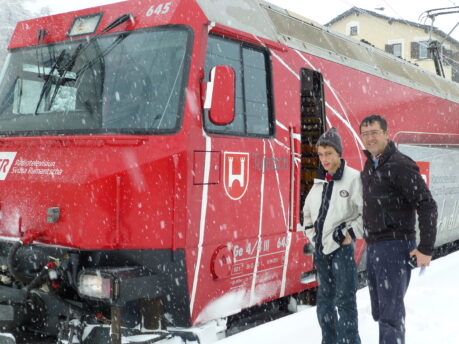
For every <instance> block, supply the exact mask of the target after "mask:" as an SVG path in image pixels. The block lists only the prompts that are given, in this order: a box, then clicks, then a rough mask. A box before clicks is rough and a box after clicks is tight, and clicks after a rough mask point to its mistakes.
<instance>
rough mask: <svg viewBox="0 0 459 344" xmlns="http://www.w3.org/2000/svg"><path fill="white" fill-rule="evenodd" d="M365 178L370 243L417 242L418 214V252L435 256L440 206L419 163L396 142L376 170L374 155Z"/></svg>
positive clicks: (365, 219)
mask: <svg viewBox="0 0 459 344" xmlns="http://www.w3.org/2000/svg"><path fill="white" fill-rule="evenodd" d="M365 154H366V155H367V157H368V160H367V161H366V163H365V166H364V168H363V171H362V173H361V177H362V187H363V227H364V237H365V239H366V241H367V242H376V241H381V240H410V239H416V232H415V226H416V212H417V214H418V216H419V219H418V220H419V231H420V243H419V245H418V250H419V251H420V252H422V253H423V254H426V255H429V256H430V255H432V252H433V248H434V244H435V238H436V234H437V204H436V203H435V201H434V199H433V198H432V195H431V193H430V191H429V189H428V187H427V185H426V183H425V182H424V179H423V178H422V176H421V174H420V173H419V168H418V166H417V165H416V163H415V162H414V161H413V160H412V159H410V158H409V157H408V156H406V155H404V154H402V153H400V152H399V151H398V149H397V148H396V147H395V144H394V143H393V142H392V141H389V144H388V145H387V147H386V149H385V150H384V152H383V154H382V155H381V157H380V158H379V163H378V167H377V168H375V167H374V163H373V160H372V158H371V154H370V152H368V151H365Z"/></svg>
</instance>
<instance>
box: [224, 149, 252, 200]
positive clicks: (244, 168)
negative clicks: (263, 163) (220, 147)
mask: <svg viewBox="0 0 459 344" xmlns="http://www.w3.org/2000/svg"><path fill="white" fill-rule="evenodd" d="M223 159H224V176H223V184H224V186H225V192H226V194H227V195H228V196H229V198H231V199H233V200H238V199H240V198H242V196H244V194H245V192H246V191H247V186H248V184H249V153H233V152H224V154H223Z"/></svg>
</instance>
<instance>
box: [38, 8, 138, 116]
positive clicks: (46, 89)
mask: <svg viewBox="0 0 459 344" xmlns="http://www.w3.org/2000/svg"><path fill="white" fill-rule="evenodd" d="M133 18H134V17H133V16H132V14H123V15H122V16H120V17H119V18H117V19H115V20H114V21H113V22H112V23H111V24H109V25H107V26H106V27H105V28H104V29H103V30H102V31H101V32H100V33H99V34H97V35H95V36H92V37H91V38H90V39H89V40H88V41H87V42H86V44H84V45H83V44H82V43H81V44H80V45H79V46H78V47H77V49H76V50H75V53H74V54H73V55H72V57H71V58H70V59H69V61H68V62H67V63H66V64H65V66H62V68H59V67H60V66H61V63H62V61H63V59H64V57H65V53H66V49H64V50H62V52H61V53H60V55H59V57H58V58H57V60H56V61H55V62H54V64H53V66H52V67H51V71H50V73H49V77H48V78H47V79H46V82H45V84H44V85H43V88H42V89H41V92H40V98H39V99H38V104H37V107H36V109H35V115H36V114H37V113H38V108H39V107H40V104H41V102H42V100H43V98H44V96H45V94H46V95H47V94H49V91H50V89H51V81H50V80H52V79H53V74H54V71H55V70H56V68H57V69H58V73H59V77H58V79H57V80H56V87H55V88H54V92H53V95H52V97H51V100H50V101H49V103H48V104H47V105H46V107H45V111H49V110H50V109H51V107H52V105H53V103H54V99H55V98H56V95H57V93H58V92H59V88H60V87H61V85H62V84H64V81H65V74H66V73H67V72H68V71H70V70H72V68H73V66H74V65H75V62H76V60H77V58H78V56H80V54H81V53H82V52H83V51H84V50H86V49H87V48H88V47H89V46H90V45H91V44H92V43H93V42H94V41H96V40H97V38H98V37H99V36H100V35H101V34H104V33H107V32H108V31H110V30H112V29H114V28H115V27H117V26H119V25H121V24H122V23H124V22H126V21H128V20H133ZM126 36H127V35H124V37H126ZM124 37H123V39H124ZM101 56H103V55H101ZM98 58H99V57H98Z"/></svg>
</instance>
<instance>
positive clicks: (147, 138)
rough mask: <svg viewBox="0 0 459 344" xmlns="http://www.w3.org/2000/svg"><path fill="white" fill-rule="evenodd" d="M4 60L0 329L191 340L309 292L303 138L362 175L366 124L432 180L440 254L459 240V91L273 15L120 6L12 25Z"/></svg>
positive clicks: (232, 8) (107, 338) (240, 4)
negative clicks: (373, 123)
mask: <svg viewBox="0 0 459 344" xmlns="http://www.w3.org/2000/svg"><path fill="white" fill-rule="evenodd" d="M9 50H10V54H9V56H8V58H7V61H6V63H5V66H4V68H3V71H2V72H1V74H0V135H1V137H0V186H1V187H0V263H1V264H0V265H1V271H0V314H1V315H2V316H1V319H0V328H1V331H3V332H9V331H12V332H14V331H18V329H19V330H20V331H19V332H24V331H25V332H28V333H33V334H35V335H44V336H50V338H51V339H50V342H52V341H54V342H55V341H58V342H59V343H64V342H77V341H78V342H81V343H85V344H90V343H121V342H122V341H123V338H130V337H132V336H137V335H140V334H143V335H144V336H145V337H143V338H147V339H145V340H144V342H145V343H147V342H151V340H153V339H152V338H156V339H158V338H163V337H167V336H168V335H169V334H170V333H176V334H180V335H181V336H182V337H184V338H187V336H188V338H192V337H193V336H198V337H200V340H201V343H203V342H204V339H203V338H204V337H206V336H205V335H204V334H205V332H206V331H207V330H208V329H212V330H215V331H214V332H217V331H223V330H224V329H225V319H226V318H227V317H228V316H230V315H233V314H236V313H238V312H240V311H241V310H242V309H245V308H249V307H251V306H254V305H259V304H261V303H265V302H269V301H272V300H277V299H282V298H285V297H287V296H297V295H298V294H300V293H301V292H302V291H304V290H307V289H310V288H313V287H314V286H315V284H316V281H315V277H314V270H313V263H312V256H311V254H310V253H311V252H310V248H309V243H308V241H307V239H306V238H305V236H304V235H303V233H302V232H299V231H297V225H298V224H299V223H300V218H301V209H302V204H303V202H304V199H305V197H306V195H307V192H308V190H309V188H310V187H311V186H312V183H313V180H314V177H315V173H316V169H317V166H318V158H317V155H316V151H315V142H316V140H317V139H318V137H319V136H320V134H321V133H322V132H323V130H324V129H325V127H326V126H327V125H328V126H330V125H333V126H336V127H338V129H339V131H340V133H341V135H342V137H343V139H344V144H345V147H344V152H345V156H344V157H345V158H346V160H347V161H348V163H349V164H350V165H351V166H353V167H355V168H358V169H360V168H361V166H362V163H363V159H364V157H363V155H362V152H361V151H362V144H361V141H360V138H359V133H358V125H359V122H360V120H361V119H362V118H363V117H365V116H366V115H368V114H370V113H379V114H382V115H384V116H385V117H386V118H387V119H388V121H389V124H390V128H393V130H395V132H392V138H393V139H394V140H395V141H396V142H397V143H398V144H399V147H400V148H401V149H402V150H404V151H406V152H409V153H411V154H412V156H413V157H414V158H415V160H418V161H420V164H421V166H422V167H423V169H424V171H425V175H426V178H429V182H430V185H431V188H432V190H433V193H434V195H435V197H436V199H437V202H439V204H440V205H442V207H443V208H440V209H443V212H441V213H440V220H441V221H442V222H441V223H440V225H439V228H440V232H439V242H438V244H439V245H440V244H444V243H446V242H450V241H454V240H457V239H459V234H458V233H459V222H458V216H457V214H458V211H459V204H458V202H457V196H458V194H459V191H458V182H457V180H459V179H457V173H458V172H457V171H458V170H459V169H458V167H459V166H458V164H459V162H458V161H459V159H458V158H459V151H458V150H457V147H458V145H459V134H458V133H459V120H458V119H457V114H458V113H459V88H458V87H457V84H454V83H451V82H448V81H446V80H444V79H441V78H439V77H437V76H435V75H431V74H429V73H427V72H424V71H422V70H421V69H419V68H417V67H415V66H412V65H410V64H409V63H406V62H404V61H402V60H400V59H398V58H396V57H393V56H390V55H388V54H386V53H384V52H382V51H379V50H377V49H374V48H372V47H371V46H368V45H366V44H364V43H359V42H354V41H351V40H348V39H347V38H345V37H342V36H340V35H338V34H336V33H333V32H329V31H328V30H326V29H324V28H321V27H318V26H316V25H313V24H310V23H308V22H307V20H305V19H303V18H300V17H298V16H296V15H294V14H292V13H290V12H288V11H285V10H283V9H280V8H277V7H275V6H273V5H271V4H269V3H265V2H263V1H261V2H259V1H256V0H250V1H248V0H231V1H218V2H216V1H206V0H198V1H195V0H186V1H185V0H171V1H168V0H131V1H126V2H120V3H115V4H111V5H107V6H101V7H95V8H90V9H85V10H81V11H75V12H70V13H64V14H59V15H53V16H49V17H44V18H38V19H32V20H28V21H24V22H20V23H18V25H17V27H16V30H15V32H14V34H13V37H12V39H11V42H10V45H9ZM439 153H442V154H439ZM445 153H447V154H448V156H447V157H446V156H445ZM442 159H443V160H442ZM451 176H453V177H451ZM446 189H447V190H450V191H451V192H443V191H442V190H446ZM362 252H363V244H362V242H359V243H358V245H357V250H356V259H357V260H358V261H359V260H360V258H361V256H362ZM160 330H161V331H160ZM209 331H210V330H209ZM14 333H16V332H14ZM4 336H5V338H12V336H11V337H8V336H7V335H4ZM148 336H150V337H148ZM206 338H209V336H207V337H206ZM156 339H155V340H156ZM126 340H127V339H125V341H126ZM125 341H123V342H125ZM138 342H139V343H140V342H141V341H140V340H139V341H138Z"/></svg>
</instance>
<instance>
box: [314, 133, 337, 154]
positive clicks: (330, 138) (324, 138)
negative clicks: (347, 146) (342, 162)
mask: <svg viewBox="0 0 459 344" xmlns="http://www.w3.org/2000/svg"><path fill="white" fill-rule="evenodd" d="M316 146H317V147H319V146H330V147H333V148H334V149H335V150H336V151H337V152H338V154H339V155H340V156H341V155H342V154H343V146H342V145H341V136H339V134H338V131H337V130H336V128H335V127H333V128H331V129H330V130H327V131H326V132H325V133H323V134H322V135H321V136H320V137H319V140H318V141H317V144H316Z"/></svg>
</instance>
